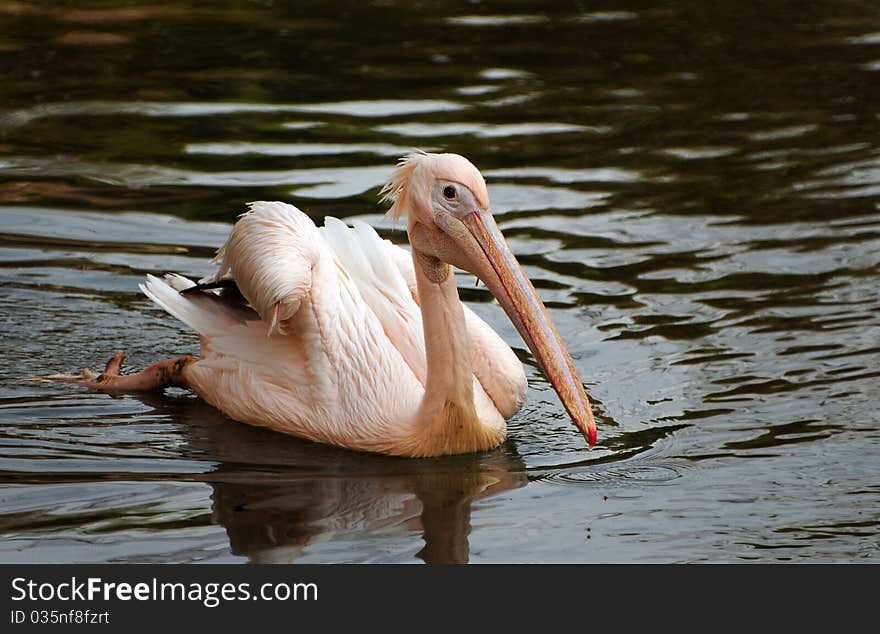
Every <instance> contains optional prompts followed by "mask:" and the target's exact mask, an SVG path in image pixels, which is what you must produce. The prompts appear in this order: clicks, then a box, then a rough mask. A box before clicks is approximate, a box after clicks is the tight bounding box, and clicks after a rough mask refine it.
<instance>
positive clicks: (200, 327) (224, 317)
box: [140, 274, 244, 337]
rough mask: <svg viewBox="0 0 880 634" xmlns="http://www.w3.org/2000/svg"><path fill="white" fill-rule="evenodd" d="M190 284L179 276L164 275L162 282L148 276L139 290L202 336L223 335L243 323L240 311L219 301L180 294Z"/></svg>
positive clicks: (199, 294)
mask: <svg viewBox="0 0 880 634" xmlns="http://www.w3.org/2000/svg"><path fill="white" fill-rule="evenodd" d="M193 284H194V282H192V281H191V280H189V279H187V278H185V277H183V276H182V275H176V274H170V275H166V276H165V279H164V280H162V279H159V278H158V277H156V276H154V275H147V281H146V283H145V284H141V285H140V289H141V291H143V293H144V295H146V296H147V297H149V298H150V299H151V300H153V301H154V302H155V303H156V304H157V305H158V306H160V307H161V308H163V309H164V310H166V311H167V312H168V313H170V314H171V315H173V316H174V317H177V319H179V320H180V321H182V322H183V323H185V324H186V325H187V326H189V327H190V328H192V329H193V330H195V331H196V332H197V333H199V334H200V335H202V336H206V337H211V336H216V335H219V334H222V333H223V332H225V331H227V330H228V329H229V328H230V327H232V326H234V325H236V324H240V323H242V322H243V321H244V319H243V317H242V314H241V312H240V311H236V310H235V309H233V308H230V307H227V306H225V305H224V304H223V302H222V301H220V300H219V298H214V297H212V296H209V295H206V294H203V293H195V294H192V295H181V294H180V291H182V290H184V289H187V288H189V287H191V286H193Z"/></svg>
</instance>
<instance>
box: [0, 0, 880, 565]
mask: <svg viewBox="0 0 880 634" xmlns="http://www.w3.org/2000/svg"><path fill="white" fill-rule="evenodd" d="M280 4H282V3H279V5H280ZM0 23H2V24H3V29H0V73H2V78H3V90H2V92H0V320H2V325H0V343H2V345H0V534H2V536H3V539H2V541H0V561H4V562H34V561H50V562H59V561H68V562H144V561H148V562H194V561H242V562H244V561H260V562H263V561H299V562H418V561H428V562H435V561H456V562H461V561H471V562H573V561H576V562H608V561H612V562H690V561H724V562H729V561H791V560H795V561H862V560H865V561H872V560H876V558H877V557H878V555H880V484H878V482H880V478H878V476H880V469H878V465H880V415H878V413H877V407H876V402H877V400H878V398H880V388H878V378H880V370H878V367H880V317H878V315H880V293H878V290H880V285H878V272H880V142H878V139H880V136H878V132H880V108H878V104H880V91H878V88H877V87H878V85H880V83H878V82H880V75H878V73H880V13H878V12H877V7H876V5H875V3H871V2H857V1H855V2H847V3H840V2H831V1H822V2H814V3H809V4H804V3H799V2H777V3H772V4H770V5H768V4H767V3H760V2H739V3H728V5H723V6H715V5H712V6H711V7H708V6H707V5H706V4H705V3H702V2H673V3H652V2H639V1H635V0H627V1H625V2H622V3H621V2H618V3H613V4H608V3H593V2H588V3H579V4H576V3H568V2H542V3H528V2H525V3H515V4H513V5H511V4H507V3H500V2H480V3H476V4H474V3H471V2H430V3H426V4H425V5H424V6H421V7H420V8H419V9H417V10H416V9H411V8H409V5H408V3H400V5H398V4H397V3H394V2H375V3H372V4H364V3H355V2H315V3H309V2H306V3H296V6H294V7H288V6H276V5H275V4H273V3H248V4H245V5H240V4H239V3H231V2H229V3H226V2H208V3H205V2H200V3H192V4H189V3H185V2H178V3H168V4H145V3H141V4H139V3H121V2H112V1H108V2H95V3H80V6H79V8H70V7H67V6H62V5H56V4H54V3H51V4H49V3H41V2H0ZM414 147H418V148H422V149H425V150H449V151H454V152H458V153H461V154H464V155H466V156H468V157H469V158H470V159H471V160H472V161H473V162H474V163H475V164H477V165H478V166H479V167H480V168H481V169H482V170H483V173H484V174H485V176H486V179H487V182H488V184H489V190H490V196H491V199H492V206H493V210H494V213H495V214H496V217H497V219H498V223H499V226H500V227H501V229H502V230H503V231H504V232H505V234H506V235H507V236H508V238H509V240H510V243H511V245H512V247H513V249H514V251H515V252H516V253H517V255H518V256H519V257H520V260H521V262H522V263H523V264H524V266H525V268H526V270H527V272H528V274H529V275H530V276H531V278H532V280H533V281H534V282H535V285H536V287H537V288H538V289H539V292H540V293H541V295H542V296H543V297H544V299H545V301H546V302H547V304H548V307H549V308H550V311H551V313H552V315H553V318H554V320H555V321H556V323H557V325H558V327H559V330H560V331H561V333H562V335H563V338H564V339H565V340H566V341H567V343H568V345H569V348H570V350H571V352H572V355H573V357H574V361H575V364H576V365H577V367H578V370H579V372H580V374H581V376H582V377H583V378H584V379H585V380H586V381H587V387H588V391H589V393H590V395H591V397H592V398H593V400H594V402H595V404H596V407H595V409H596V413H597V415H598V419H599V444H598V445H597V447H596V448H595V449H593V450H592V451H590V450H588V449H587V448H586V447H585V445H584V443H583V440H582V438H581V437H580V436H579V435H578V434H577V432H576V430H575V429H574V428H573V427H572V426H571V424H570V423H569V422H568V420H567V418H566V416H565V414H564V411H563V410H562V408H561V406H560V404H559V402H558V400H557V397H556V395H555V393H554V392H553V391H552V389H551V388H550V387H549V385H548V383H547V381H546V380H545V379H544V378H543V377H542V376H541V375H540V373H539V372H538V370H537V368H536V367H535V364H534V361H533V360H532V358H531V356H530V354H529V353H528V352H527V350H526V349H525V347H524V345H523V344H522V342H521V341H520V340H519V339H518V337H517V334H516V331H515V330H514V328H513V326H512V325H511V324H510V323H509V322H508V321H507V319H506V317H505V316H504V314H503V312H502V311H501V309H500V308H499V307H498V306H497V304H496V303H495V302H494V301H492V299H491V296H490V295H489V294H488V292H487V291H486V290H485V289H484V288H483V287H482V286H481V287H476V288H475V287H474V285H473V278H472V277H469V276H465V275H461V277H460V290H461V294H462V296H463V298H464V299H465V300H466V301H467V302H468V303H469V305H470V306H471V307H472V308H474V310H476V311H477V312H478V313H479V314H480V315H482V316H483V317H484V318H485V319H486V320H487V321H488V322H489V323H490V324H491V325H492V326H493V327H494V328H496V329H497V330H498V331H499V332H500V333H501V334H502V335H503V336H504V337H505V339H506V340H507V341H509V342H510V343H511V345H513V346H514V347H515V349H516V350H517V352H518V353H519V354H520V356H521V358H522V359H523V361H524V363H526V367H527V373H528V375H529V380H530V385H531V387H530V390H529V395H528V401H527V402H526V405H525V407H524V408H523V410H522V411H521V412H520V413H519V414H517V415H516V416H515V417H514V418H513V419H512V420H511V421H510V424H509V429H510V437H509V440H508V441H507V442H506V443H505V444H504V445H502V446H500V447H498V448H497V449H495V450H493V451H490V452H486V453H482V454H476V455H470V456H458V457H453V458H438V459H431V460H402V459H392V458H385V457H380V456H370V455H363V454H358V453H353V452H348V451H343V450H339V449H334V448H329V447H323V446H319V445H315V444H312V443H308V442H304V441H301V440H298V439H295V438H289V437H286V436H281V435H278V434H274V433H271V432H266V431H263V430H258V429H253V428H250V427H247V426H244V425H240V424H237V423H235V422H233V421H230V420H228V419H226V418H225V417H224V416H223V415H222V414H220V413H219V412H217V411H216V410H214V409H212V408H211V407H209V406H207V405H206V404H204V403H203V402H201V401H200V400H198V399H196V398H194V397H193V396H192V395H190V394H188V393H186V392H183V391H179V390H169V391H167V392H166V393H165V394H162V395H158V394H157V395H146V396H116V397H114V396H108V395H105V394H99V393H91V392H88V391H83V390H80V389H76V388H73V387H70V386H63V385H52V384H44V383H38V382H34V381H31V380H29V377H33V376H37V375H45V374H49V373H52V372H55V371H58V370H77V369H79V368H82V367H84V366H91V367H93V368H94V367H100V366H101V364H103V362H104V361H105V360H106V358H108V357H109V356H110V355H111V354H112V353H113V352H114V351H115V350H120V349H122V350H126V351H127V353H128V364H129V366H130V367H141V366H143V365H144V364H147V363H149V362H152V361H154V360H156V359H158V358H162V357H165V356H171V355H179V354H186V353H194V352H195V351H196V350H197V347H198V342H197V339H196V337H195V336H194V335H193V334H192V333H190V332H188V330H187V329H186V327H185V326H183V325H182V324H179V323H177V322H176V321H175V320H174V319H173V318H171V317H170V316H168V315H165V314H164V313H163V312H162V311H161V310H159V309H158V308H156V307H154V306H152V305H151V304H149V303H148V301H147V300H146V298H144V297H143V296H141V295H140V294H139V293H138V290H137V284H138V283H139V282H140V281H141V280H142V279H143V277H144V275H146V274H147V273H154V274H155V273H160V272H164V271H177V272H180V273H182V274H184V275H187V276H191V277H200V276H202V275H205V274H207V273H209V272H211V271H212V268H213V267H212V265H211V264H210V259H211V257H212V255H213V252H214V249H215V248H216V247H217V246H219V245H220V244H221V243H222V241H223V240H224V238H225V236H226V235H227V233H228V231H229V228H230V226H231V223H232V222H233V221H234V220H235V218H236V217H237V216H238V214H239V213H241V212H242V211H243V209H244V204H245V202H247V201H250V200H275V199H280V200H285V201H288V202H291V203H294V204H296V205H297V206H299V207H300V208H301V209H303V210H304V211H306V212H308V213H309V214H310V215H311V216H312V217H313V218H314V219H315V220H316V221H317V222H319V223H320V222H321V221H322V218H323V217H324V216H326V215H334V216H337V217H341V218H346V219H350V218H355V217H357V218H360V219H364V220H367V221H369V222H371V223H372V224H374V225H375V226H376V227H377V228H379V230H380V232H381V233H382V234H383V235H385V236H386V237H389V238H390V239H392V240H393V241H395V242H399V243H403V242H405V241H406V235H405V232H404V231H402V230H401V228H400V227H397V228H395V227H393V225H392V223H391V221H390V220H388V219H386V218H384V217H383V215H382V212H383V210H382V208H381V207H380V206H379V205H378V203H377V194H378V190H379V188H380V187H381V185H382V184H383V182H384V180H385V179H386V178H387V177H388V175H389V174H390V171H391V168H392V166H393V164H394V162H395V161H396V160H397V157H399V156H400V155H401V154H403V153H405V152H407V151H409V150H410V149H411V148H414Z"/></svg>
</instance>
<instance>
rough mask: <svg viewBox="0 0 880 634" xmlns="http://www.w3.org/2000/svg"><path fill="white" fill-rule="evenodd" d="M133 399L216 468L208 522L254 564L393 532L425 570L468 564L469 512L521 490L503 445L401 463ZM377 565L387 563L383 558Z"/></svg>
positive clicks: (210, 413) (209, 411)
mask: <svg viewBox="0 0 880 634" xmlns="http://www.w3.org/2000/svg"><path fill="white" fill-rule="evenodd" d="M139 398H141V400H143V401H144V402H145V403H147V404H148V405H150V406H153V407H156V408H157V409H158V410H160V411H161V412H162V413H164V414H166V415H167V416H168V417H169V418H170V419H172V420H175V421H179V422H181V423H183V425H184V426H183V433H184V434H185V438H186V442H187V446H186V448H184V450H183V452H184V453H192V454H194V455H193V458H197V459H199V460H202V461H209V462H216V463H217V466H216V468H215V470H214V471H212V472H210V473H206V474H204V475H203V476H202V477H200V478H199V479H200V480H204V481H206V482H208V483H209V484H210V485H211V486H212V488H213V496H212V499H213V514H214V518H215V520H216V521H217V522H218V523H219V524H220V525H221V526H223V527H224V528H225V529H226V532H227V535H228V537H229V543H230V547H231V550H232V552H233V553H234V554H236V555H242V556H246V557H248V559H249V560H250V561H252V562H256V563H271V562H279V563H281V562H291V561H294V560H296V559H297V558H299V557H300V556H301V555H302V554H303V552H304V551H307V549H308V546H309V545H310V544H316V543H319V542H325V541H330V540H333V539H340V538H345V537H346V536H348V537H349V538H351V539H359V538H363V536H364V535H365V534H367V533H372V532H375V531H379V530H387V531H393V530H394V527H403V528H404V529H405V530H406V532H408V533H411V532H413V531H418V530H421V534H422V539H423V540H424V547H423V548H422V549H421V550H420V551H419V552H418V553H417V554H416V556H418V557H419V558H421V559H423V560H424V561H426V562H428V563H435V562H436V563H464V562H467V561H468V555H469V546H468V534H469V533H470V516H471V504H472V502H474V501H476V500H480V499H483V498H487V497H491V496H493V495H497V494H499V493H501V492H503V491H507V490H510V489H514V488H518V487H521V486H524V485H525V484H526V482H527V480H526V476H525V464H524V463H523V462H522V460H521V459H520V458H519V457H518V456H517V455H516V454H515V452H514V450H513V448H512V447H511V446H510V444H509V443H507V444H504V445H502V446H500V447H497V448H496V449H494V450H492V451H489V452H484V453H481V454H470V455H464V456H449V457H443V458H430V459H423V460H402V459H400V458H389V457H385V456H379V455H375V454H365V453H356V452H351V451H346V450H342V449H337V448H335V447H329V446H325V445H319V444H315V443H310V442H307V441H302V440H299V439H297V438H293V437H289V436H283V435H279V434H276V433H273V432H269V431H265V430H261V429H256V428H252V427H249V426H246V425H236V424H229V421H228V420H226V419H225V418H224V417H223V415H222V414H220V413H219V412H218V411H217V410H215V409H214V408H212V407H210V406H209V405H207V404H205V403H204V402H203V401H201V400H198V399H183V398H181V399H168V398H161V397H159V396H158V395H150V394H143V395H140V397H139ZM359 536H360V537H359ZM370 539H372V537H371V538H370ZM380 556H381V557H382V559H383V560H387V553H386V552H382V553H381V555H380Z"/></svg>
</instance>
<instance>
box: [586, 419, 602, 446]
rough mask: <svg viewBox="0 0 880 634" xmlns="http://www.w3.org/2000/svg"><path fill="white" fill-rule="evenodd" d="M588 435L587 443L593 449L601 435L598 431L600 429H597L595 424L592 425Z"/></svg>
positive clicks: (588, 429)
mask: <svg viewBox="0 0 880 634" xmlns="http://www.w3.org/2000/svg"><path fill="white" fill-rule="evenodd" d="M586 437H587V444H589V445H590V449H592V448H593V446H594V445H595V444H596V440H597V439H598V437H599V433H598V431H597V430H596V427H595V425H593V426H590V427H588V428H587V433H586Z"/></svg>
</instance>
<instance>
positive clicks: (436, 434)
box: [55, 153, 596, 457]
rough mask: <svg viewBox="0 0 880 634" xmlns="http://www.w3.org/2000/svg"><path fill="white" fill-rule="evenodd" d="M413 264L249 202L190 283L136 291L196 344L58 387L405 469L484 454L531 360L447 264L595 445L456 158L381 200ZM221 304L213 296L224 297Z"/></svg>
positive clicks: (557, 350)
mask: <svg viewBox="0 0 880 634" xmlns="http://www.w3.org/2000/svg"><path fill="white" fill-rule="evenodd" d="M386 192H387V194H388V198H390V199H393V200H394V205H393V207H392V209H391V211H392V213H394V214H396V215H405V216H406V217H407V222H408V227H407V233H408V235H409V238H410V245H411V247H412V253H409V252H407V251H405V250H403V249H401V248H399V247H396V246H394V245H392V244H391V243H390V242H387V241H384V240H381V239H380V238H379V237H378V235H376V232H375V231H374V230H373V229H372V228H370V227H369V226H367V225H365V224H363V223H360V224H357V225H356V226H355V227H353V228H349V227H346V226H345V225H344V224H343V223H342V222H340V221H339V220H335V219H332V218H327V219H326V220H325V226H324V227H321V228H318V227H316V226H315V225H314V223H313V222H312V221H311V220H310V219H309V218H308V217H307V216H306V215H305V214H303V213H302V212H301V211H299V210H298V209H296V208H295V207H292V206H290V205H285V204H283V203H278V202H274V203H267V202H259V203H253V205H252V207H251V211H250V212H249V213H247V214H245V215H244V216H243V217H242V218H241V220H239V221H238V223H237V224H236V225H235V227H234V229H233V231H232V234H231V235H230V237H229V240H227V242H226V244H225V245H224V246H223V247H222V248H221V249H220V251H219V252H218V260H219V262H220V270H219V272H218V273H217V276H216V277H215V278H214V279H212V280H211V281H210V282H205V283H203V284H199V285H195V284H193V282H191V281H189V280H187V279H185V278H183V277H180V276H169V277H168V278H167V279H166V280H165V281H163V280H160V279H158V278H155V277H150V278H149V280H148V282H147V283H146V285H145V286H144V287H143V290H144V292H145V293H146V294H147V296H149V297H150V298H151V299H152V300H153V301H154V302H156V303H157V304H158V305H159V306H161V307H162V308H164V309H165V310H167V311H168V312H169V313H171V314H172V315H174V316H175V317H177V318H179V319H180V320H181V321H183V322H185V323H186V324H188V325H189V326H190V327H191V328H193V329H194V330H195V331H197V332H198V333H199V335H200V338H201V358H200V359H195V358H193V357H189V356H184V357H178V358H176V359H167V360H165V361H160V362H158V363H156V364H153V365H152V366H150V367H149V368H147V369H145V370H143V371H141V372H138V373H136V374H130V375H122V374H120V365H121V363H122V356H121V353H120V354H118V355H116V356H115V357H114V358H113V359H111V361H110V362H109V363H108V364H107V367H106V368H105V370H104V372H103V373H101V374H100V375H97V374H93V373H90V372H84V373H83V374H82V375H80V376H70V375H57V376H56V377H55V378H58V379H62V380H71V381H75V382H78V383H81V384H83V385H87V386H89V387H93V388H99V389H105V390H109V391H136V390H150V389H162V388H164V387H166V386H169V385H175V386H180V387H187V388H191V389H193V390H195V391H196V392H197V393H198V394H199V395H200V396H201V397H202V398H204V399H205V400H206V401H208V402H209V403H211V404H213V405H215V406H216V407H217V408H219V409H221V410H222V411H224V412H226V413H227V414H228V415H229V416H230V417H232V418H234V419H236V420H239V421H242V422H246V423H249V424H252V425H256V426H259V427H268V428H270V429H274V430H276V431H281V432H285V433H288V434H293V435H295V436H300V437H303V438H309V439H311V440H315V441H318V442H322V443H327V444H331V445H338V446H341V447H347V448H349V449H357V450H361V451H372V452H377V453H385V454H393V455H399V456H409V457H424V456H438V455H448V454H460V453H470V452H475V451H484V450H486V449H490V448H492V447H495V446H497V445H498V444H499V443H500V442H502V441H503V440H504V438H505V436H506V434H507V428H506V424H505V420H506V419H507V418H509V417H511V416H512V415H513V414H514V413H515V412H516V411H517V410H518V409H519V408H520V406H521V405H522V402H523V399H524V398H525V394H526V378H525V374H524V372H523V368H522V364H521V363H520V362H519V360H518V359H517V357H516V355H515V354H514V353H513V351H512V350H511V349H510V347H509V346H507V344H505V343H504V341H503V340H502V339H501V337H499V336H498V335H497V334H496V333H495V332H494V331H493V330H492V329H491V328H490V327H489V326H488V325H487V324H486V323H485V322H483V321H482V320H481V319H480V318H479V317H477V316H476V315H475V314H474V313H472V312H471V311H469V310H468V309H467V308H466V307H463V306H462V303H461V301H460V300H459V297H458V289H457V287H456V283H455V276H454V275H452V269H451V266H450V265H455V266H458V267H460V268H462V269H464V270H467V271H470V272H471V273H473V274H474V275H476V276H477V277H478V278H479V279H480V280H482V281H483V282H484V283H485V284H486V287H487V288H488V289H489V290H490V291H491V292H492V294H493V295H494V296H495V297H496V298H497V299H498V301H499V303H500V304H501V306H502V307H503V308H504V310H505V312H506V313H507V315H508V317H510V319H511V321H512V322H513V323H514V325H515V326H516V328H517V330H519V333H520V334H521V335H522V338H523V341H525V343H526V345H528V347H529V349H530V350H531V351H532V353H533V354H534V355H535V359H536V361H537V362H538V364H539V365H540V366H541V368H542V369H543V370H544V372H545V374H546V375H547V378H548V379H549V381H550V383H551V385H552V386H553V388H554V389H555V390H556V392H557V393H558V394H559V398H560V400H561V401H562V404H563V406H564V407H565V409H566V410H567V411H568V413H569V415H570V416H571V419H572V421H573V422H574V424H575V425H576V426H577V428H578V429H579V430H580V431H581V433H582V434H583V435H584V437H585V438H586V439H587V441H588V442H589V444H590V446H592V445H593V444H594V443H595V442H596V425H595V422H594V420H593V414H592V411H591V409H590V403H589V401H588V399H587V395H586V392H585V391H584V386H583V384H582V383H581V380H580V379H579V378H578V375H577V371H576V370H575V366H574V363H573V362H572V359H571V357H570V356H569V353H568V351H567V350H566V348H565V345H564V344H563V342H562V339H561V338H560V336H559V333H558V332H557V331H556V327H555V326H554V325H553V322H552V320H551V319H550V315H549V313H548V312H547V309H546V308H545V307H544V304H543V303H542V302H541V300H540V298H539V297H538V294H537V292H536V291H535V289H534V287H533V286H532V283H531V282H530V281H529V279H528V277H526V274H525V273H524V272H523V270H522V268H521V267H520V265H519V264H518V263H517V261H516V258H515V257H514V256H513V253H512V252H511V251H510V248H509V247H508V246H507V242H506V241H505V240H504V237H503V236H502V235H501V232H500V231H499V230H498V227H497V225H496V224H495V221H494V219H493V218H492V215H491V214H490V213H489V194H488V191H487V190H486V183H485V181H484V180H483V177H482V176H481V175H480V172H479V171H477V169H476V168H475V167H474V166H473V165H472V164H471V163H470V162H469V161H468V160H467V159H465V158H463V157H461V156H458V155H456V154H419V153H416V154H411V155H410V156H408V157H406V158H405V159H404V160H403V161H402V162H401V164H400V165H399V166H398V168H397V170H396V171H395V172H394V175H393V176H392V178H391V180H390V182H389V183H388V185H387V187H386ZM220 287H222V288H223V289H224V290H223V291H221V290H219V288H220Z"/></svg>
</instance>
